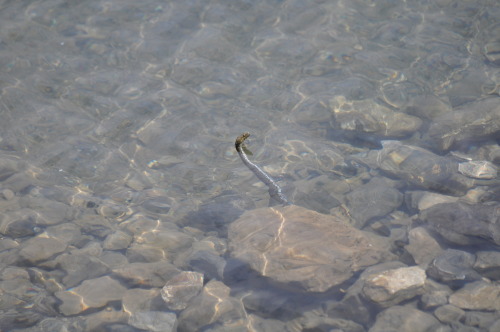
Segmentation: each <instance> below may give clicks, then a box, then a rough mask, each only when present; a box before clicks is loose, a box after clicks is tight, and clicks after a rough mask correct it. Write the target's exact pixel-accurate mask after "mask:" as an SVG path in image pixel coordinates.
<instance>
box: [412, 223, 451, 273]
mask: <svg viewBox="0 0 500 332" xmlns="http://www.w3.org/2000/svg"><path fill="white" fill-rule="evenodd" d="M408 240H409V244H408V245H406V246H405V249H406V250H407V251H408V252H409V253H410V254H411V255H412V257H413V260H415V262H416V263H417V264H419V265H421V266H424V267H427V265H428V264H429V263H430V262H431V261H432V260H433V259H434V258H435V257H436V256H437V255H439V253H440V252H441V251H442V249H441V246H440V245H439V243H438V242H437V241H436V240H435V239H434V238H433V237H432V236H431V235H430V234H429V232H428V231H427V230H426V229H425V228H423V227H416V228H413V229H412V230H410V232H409V234H408Z"/></svg>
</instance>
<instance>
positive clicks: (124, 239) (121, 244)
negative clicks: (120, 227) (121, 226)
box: [102, 231, 132, 250]
mask: <svg viewBox="0 0 500 332" xmlns="http://www.w3.org/2000/svg"><path fill="white" fill-rule="evenodd" d="M130 243H132V236H130V235H129V234H127V233H125V232H122V231H116V232H114V233H111V234H109V235H108V236H107V237H106V239H105V240H104V243H103V245H102V248H103V249H106V250H121V249H125V248H128V246H129V245H130Z"/></svg>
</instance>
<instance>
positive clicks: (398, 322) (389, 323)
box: [368, 306, 441, 332]
mask: <svg viewBox="0 0 500 332" xmlns="http://www.w3.org/2000/svg"><path fill="white" fill-rule="evenodd" d="M440 325H441V324H440V323H439V321H438V320H437V319H436V318H434V317H433V316H432V315H429V314H427V313H425V312H422V311H420V310H417V309H413V308H410V307H402V306H393V307H391V308H388V309H386V310H384V311H382V312H381V313H379V314H378V315H377V319H376V321H375V324H373V326H372V327H371V328H370V329H369V330H368V331H369V332H428V331H437V328H438V327H440Z"/></svg>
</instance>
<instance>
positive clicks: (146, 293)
mask: <svg viewBox="0 0 500 332" xmlns="http://www.w3.org/2000/svg"><path fill="white" fill-rule="evenodd" d="M122 306H123V310H125V311H126V312H128V313H136V312H146V311H157V310H161V309H165V305H164V303H163V300H162V299H161V297H160V289H159V288H151V289H142V288H132V289H129V290H127V291H126V292H125V294H124V295H123V298H122Z"/></svg>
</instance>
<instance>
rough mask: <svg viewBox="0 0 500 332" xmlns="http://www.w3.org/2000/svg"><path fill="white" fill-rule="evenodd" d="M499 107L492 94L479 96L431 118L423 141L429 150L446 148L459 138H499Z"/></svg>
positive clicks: (463, 139)
mask: <svg viewBox="0 0 500 332" xmlns="http://www.w3.org/2000/svg"><path fill="white" fill-rule="evenodd" d="M499 114H500V106H499V104H498V99H497V98H495V97H491V98H484V99H479V100H477V101H475V102H472V103H467V104H465V105H463V106H460V107H457V108H455V109H454V110H453V112H449V113H445V114H443V115H441V116H439V117H436V118H434V119H433V122H432V123H431V125H430V127H429V130H428V131H427V133H426V134H425V135H424V140H425V142H426V143H427V144H428V146H429V147H430V148H432V149H437V150H440V151H446V150H449V149H450V148H451V147H452V146H453V145H454V144H455V143H457V142H462V141H478V140H486V139H488V138H490V137H492V138H494V137H495V135H497V137H498V133H499V131H500V117H499V116H498V115H499Z"/></svg>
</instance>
